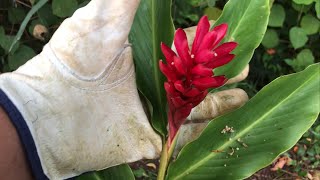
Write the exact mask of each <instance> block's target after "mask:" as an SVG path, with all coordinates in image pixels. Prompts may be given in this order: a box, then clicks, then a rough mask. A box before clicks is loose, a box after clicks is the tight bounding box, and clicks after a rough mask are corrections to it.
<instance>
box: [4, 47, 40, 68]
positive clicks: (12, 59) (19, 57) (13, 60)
mask: <svg viewBox="0 0 320 180" xmlns="http://www.w3.org/2000/svg"><path fill="white" fill-rule="evenodd" d="M34 56H36V53H35V52H34V51H33V49H31V48H30V47H28V46H25V45H21V46H20V47H19V48H18V50H17V51H16V52H15V53H14V54H10V55H9V57H8V61H9V62H8V64H9V67H10V69H11V70H16V69H17V68H18V67H20V66H21V65H23V64H25V63H26V62H27V61H28V60H29V59H31V58H33V57H34Z"/></svg>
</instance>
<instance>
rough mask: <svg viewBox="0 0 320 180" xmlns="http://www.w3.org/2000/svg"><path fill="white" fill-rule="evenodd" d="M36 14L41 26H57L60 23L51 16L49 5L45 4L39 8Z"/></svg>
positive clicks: (56, 18) (55, 17)
mask: <svg viewBox="0 0 320 180" xmlns="http://www.w3.org/2000/svg"><path fill="white" fill-rule="evenodd" d="M37 14H38V19H39V20H40V22H41V24H43V25H45V26H47V27H49V26H52V25H55V24H58V23H60V21H61V20H60V19H59V18H58V17H57V16H55V15H54V14H53V12H52V7H51V5H49V4H45V5H44V6H43V7H42V8H40V9H39V11H38V12H37Z"/></svg>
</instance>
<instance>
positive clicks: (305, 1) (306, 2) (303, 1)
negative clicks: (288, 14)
mask: <svg viewBox="0 0 320 180" xmlns="http://www.w3.org/2000/svg"><path fill="white" fill-rule="evenodd" d="M293 2H295V3H297V4H304V5H309V4H311V3H313V0H293Z"/></svg>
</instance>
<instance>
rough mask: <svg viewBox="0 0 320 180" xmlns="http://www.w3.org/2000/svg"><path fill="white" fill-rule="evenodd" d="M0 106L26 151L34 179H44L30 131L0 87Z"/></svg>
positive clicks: (45, 177)
mask: <svg viewBox="0 0 320 180" xmlns="http://www.w3.org/2000/svg"><path fill="white" fill-rule="evenodd" d="M0 106H1V107H2V108H3V110H4V111H5V112H6V113H7V115H8V117H9V119H10V120H11V122H12V124H13V125H14V127H15V128H16V130H17V133H18V135H19V138H20V141H21V144H22V146H23V149H24V152H25V153H26V156H27V159H28V162H29V165H30V167H31V170H32V173H33V176H34V177H35V179H41V180H46V179H48V178H47V176H46V175H45V174H44V171H43V169H42V166H41V162H40V158H39V156H38V152H37V148H36V145H35V142H34V140H33V137H32V135H31V132H30V130H29V128H28V125H27V123H26V121H25V120H24V118H23V116H22V115H21V113H20V112H19V110H18V109H17V107H16V106H15V105H14V103H13V102H12V101H11V100H10V99H9V98H8V96H7V95H6V94H5V93H4V92H3V91H2V90H1V89H0Z"/></svg>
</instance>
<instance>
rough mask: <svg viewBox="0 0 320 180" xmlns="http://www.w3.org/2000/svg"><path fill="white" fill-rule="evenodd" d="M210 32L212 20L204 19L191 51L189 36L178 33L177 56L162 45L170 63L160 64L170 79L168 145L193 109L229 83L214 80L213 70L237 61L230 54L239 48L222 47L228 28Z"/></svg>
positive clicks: (233, 45) (167, 84) (223, 26)
mask: <svg viewBox="0 0 320 180" xmlns="http://www.w3.org/2000/svg"><path fill="white" fill-rule="evenodd" d="M209 29H210V24H209V20H208V18H207V16H204V17H202V18H201V20H200V22H199V24H198V27H197V32H196V36H195V39H194V41H193V45H192V49H191V51H190V50H189V46H188V41H187V36H186V33H185V32H184V31H183V30H182V29H178V30H177V31H176V34H175V36H174V45H175V47H176V50H177V53H178V54H176V53H175V52H174V51H172V50H171V49H170V48H169V47H168V46H166V45H165V44H163V43H162V44H161V49H162V52H163V54H164V56H165V57H166V62H167V63H166V64H165V63H164V62H163V61H161V60H160V62H159V67H160V70H161V72H162V73H163V74H164V75H165V76H166V77H167V82H165V84H164V87H165V90H166V92H167V101H168V104H169V110H168V122H169V145H170V144H171V142H172V140H173V138H174V137H175V135H176V133H177V131H178V130H179V128H180V126H181V125H182V124H183V123H184V122H185V120H186V118H187V117H188V115H189V114H190V112H191V109H192V108H193V107H195V106H197V105H198V104H199V103H200V102H201V101H202V100H203V99H204V98H205V97H206V95H207V94H208V89H209V88H217V87H220V86H222V85H223V84H224V83H225V82H226V81H227V79H226V77H225V76H214V74H213V69H214V68H217V67H220V66H223V65H225V64H227V63H229V62H230V61H231V60H232V59H233V58H234V55H233V54H230V52H231V51H232V50H233V49H235V48H236V46H237V43H235V42H227V43H223V44H221V45H219V43H220V42H221V40H222V39H223V38H224V36H225V35H226V32H227V29H228V25H227V24H221V25H219V26H216V27H215V28H213V30H211V31H209Z"/></svg>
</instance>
